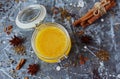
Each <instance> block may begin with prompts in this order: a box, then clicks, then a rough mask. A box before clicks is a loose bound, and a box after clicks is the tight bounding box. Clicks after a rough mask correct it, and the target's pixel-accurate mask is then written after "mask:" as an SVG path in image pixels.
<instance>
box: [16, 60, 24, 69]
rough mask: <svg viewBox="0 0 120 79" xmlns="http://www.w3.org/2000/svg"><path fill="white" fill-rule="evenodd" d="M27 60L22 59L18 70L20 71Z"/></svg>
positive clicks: (17, 67)
mask: <svg viewBox="0 0 120 79" xmlns="http://www.w3.org/2000/svg"><path fill="white" fill-rule="evenodd" d="M25 62H26V59H20V61H19V63H18V65H17V66H16V70H20V69H21V67H22V66H23V65H24V64H25Z"/></svg>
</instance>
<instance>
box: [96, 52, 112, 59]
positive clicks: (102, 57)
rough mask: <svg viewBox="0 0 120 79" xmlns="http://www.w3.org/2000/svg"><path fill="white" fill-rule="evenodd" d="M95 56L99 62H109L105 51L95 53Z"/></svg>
mask: <svg viewBox="0 0 120 79" xmlns="http://www.w3.org/2000/svg"><path fill="white" fill-rule="evenodd" d="M96 56H97V57H98V58H99V59H100V60H102V61H107V60H109V57H110V56H109V53H108V52H107V51H105V50H100V51H98V52H97V53H96Z"/></svg>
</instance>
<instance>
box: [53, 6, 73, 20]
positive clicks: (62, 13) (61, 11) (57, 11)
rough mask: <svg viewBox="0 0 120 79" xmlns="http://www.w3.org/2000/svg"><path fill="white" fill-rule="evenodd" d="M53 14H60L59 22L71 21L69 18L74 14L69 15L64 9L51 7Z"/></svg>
mask: <svg viewBox="0 0 120 79" xmlns="http://www.w3.org/2000/svg"><path fill="white" fill-rule="evenodd" d="M52 12H53V14H55V15H56V14H60V17H61V20H62V21H64V20H65V19H66V20H67V21H70V20H71V17H74V16H75V14H72V13H69V12H68V11H67V10H66V9H64V8H61V7H60V8H58V7H53V8H52Z"/></svg>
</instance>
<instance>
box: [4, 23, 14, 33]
mask: <svg viewBox="0 0 120 79" xmlns="http://www.w3.org/2000/svg"><path fill="white" fill-rule="evenodd" d="M12 29H13V26H12V25H9V26H8V27H5V28H4V32H6V33H7V34H8V35H9V34H11V32H12Z"/></svg>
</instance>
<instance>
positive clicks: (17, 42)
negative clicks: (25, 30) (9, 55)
mask: <svg viewBox="0 0 120 79" xmlns="http://www.w3.org/2000/svg"><path fill="white" fill-rule="evenodd" d="M9 42H10V44H11V45H13V46H18V45H21V44H22V43H23V42H24V38H21V37H17V36H15V35H14V37H12V39H11V40H9Z"/></svg>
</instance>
